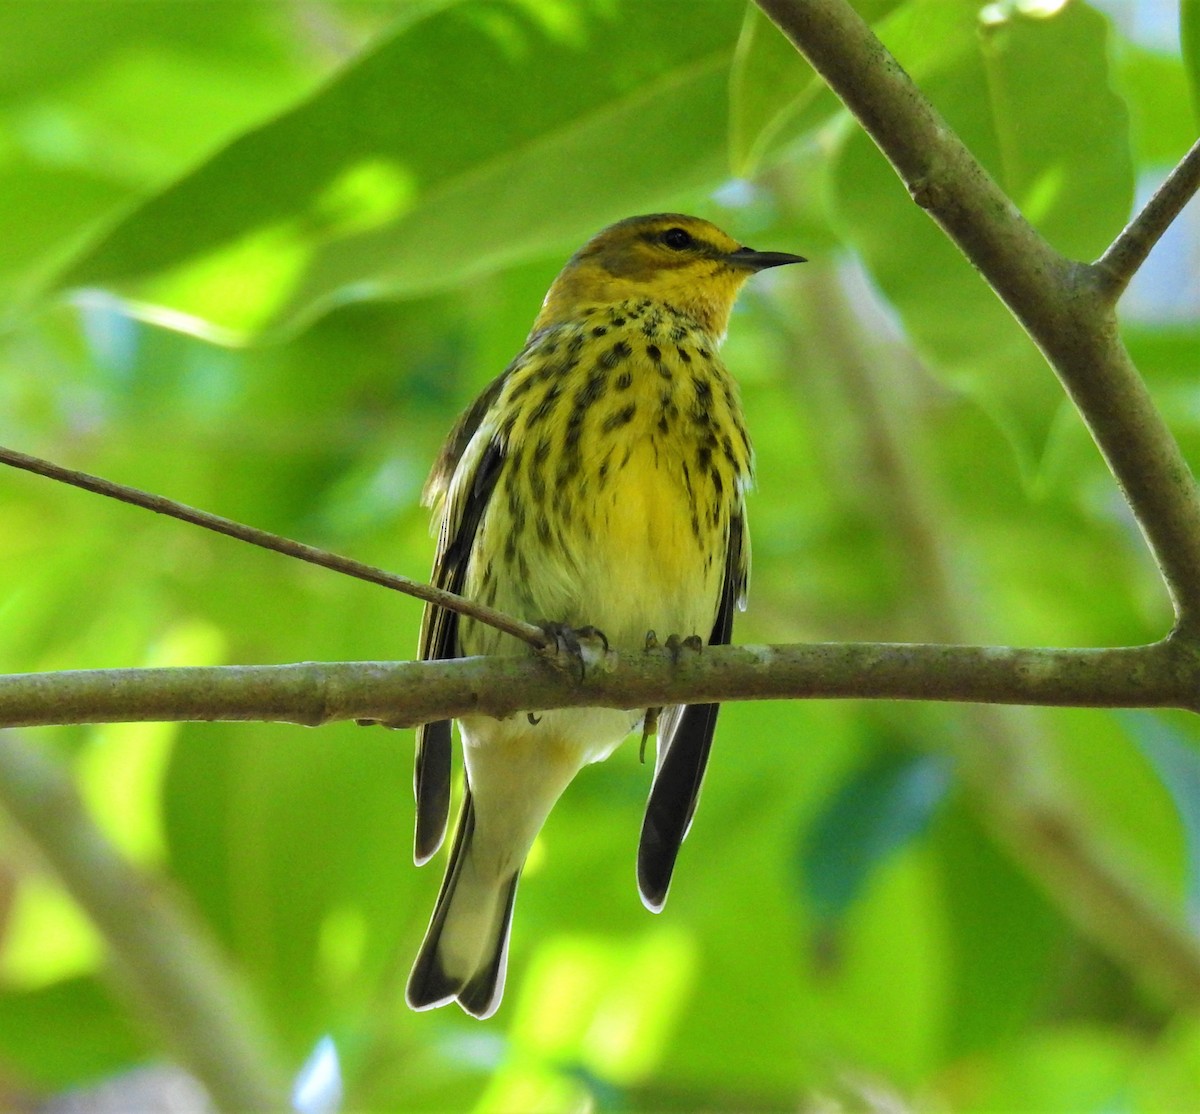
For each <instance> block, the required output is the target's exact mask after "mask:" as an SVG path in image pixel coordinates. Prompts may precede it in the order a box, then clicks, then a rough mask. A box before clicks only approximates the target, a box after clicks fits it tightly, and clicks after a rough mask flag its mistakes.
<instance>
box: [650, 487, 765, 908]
mask: <svg viewBox="0 0 1200 1114" xmlns="http://www.w3.org/2000/svg"><path fill="white" fill-rule="evenodd" d="M749 572H750V539H749V534H748V533H747V531H746V516H745V512H744V510H742V509H741V508H739V509H738V513H737V514H736V515H735V517H734V518H733V520H732V521H731V522H730V525H729V544H728V550H727V552H726V555H725V573H724V576H723V578H722V583H721V598H720V601H719V603H718V605H717V618H716V621H715V622H714V623H713V629H712V635H711V636H710V637H709V640H708V642H709V645H710V646H724V645H727V644H728V643H729V640H730V637H731V635H732V633H733V613H734V610H735V609H736V608H737V607H739V606H742V605H743V603H744V600H745V594H746V587H747V584H748V581H749ZM719 707H720V705H718V704H685V705H677V706H676V707H673V708H667V709H664V711H663V713H662V715H661V716H660V718H659V736H658V738H659V742H658V755H659V757H658V763H657V768H656V769H655V772H654V782H653V784H652V785H651V787H650V799H649V800H648V801H647V802H646V816H645V819H644V820H643V821H642V836H641V840H640V841H639V843H638V889H639V890H640V891H641V895H642V902H643V904H644V905H645V906H646V908H647V909H650V910H651V911H652V912H655V913H657V912H658V911H659V910H660V909H662V907H663V904H664V903H665V902H666V900H667V889H668V888H669V887H670V885H671V872H672V870H673V869H674V868H675V859H676V857H677V856H678V854H679V847H680V844H682V843H683V839H684V836H686V835H687V831H688V827H689V825H690V824H691V822H692V815H693V814H694V813H695V811H696V802H697V800H698V799H699V797H700V783H701V782H702V781H703V779H704V767H705V765H706V764H707V762H708V752H709V749H710V747H711V746H712V737H713V730H714V728H715V727H716V725H717V710H718V708H719Z"/></svg>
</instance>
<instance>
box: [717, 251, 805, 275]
mask: <svg viewBox="0 0 1200 1114" xmlns="http://www.w3.org/2000/svg"><path fill="white" fill-rule="evenodd" d="M725 259H726V261H728V262H729V263H732V264H733V265H734V266H735V267H745V268H746V270H747V271H765V270H766V269H767V268H768V267H783V266H785V265H786V264H788V263H807V262H808V260H807V259H805V258H804V256H802V255H790V254H788V253H787V252H786V251H755V250H754V249H753V248H738V249H737V251H731V252H730V253H729V254H728V255H727V256H725Z"/></svg>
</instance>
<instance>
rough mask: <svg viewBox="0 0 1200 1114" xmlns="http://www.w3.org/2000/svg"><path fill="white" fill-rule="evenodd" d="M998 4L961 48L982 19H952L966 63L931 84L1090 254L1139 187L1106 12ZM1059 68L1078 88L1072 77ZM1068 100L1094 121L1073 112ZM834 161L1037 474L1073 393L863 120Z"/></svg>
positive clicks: (883, 268)
mask: <svg viewBox="0 0 1200 1114" xmlns="http://www.w3.org/2000/svg"><path fill="white" fill-rule="evenodd" d="M987 10H988V12H989V13H991V14H990V16H989V18H990V19H991V20H992V23H991V24H990V26H989V29H988V30H987V31H986V33H985V34H984V36H983V40H982V43H983V45H982V47H981V48H980V50H979V51H977V52H976V51H972V52H969V53H968V52H962V53H955V52H954V51H952V49H951V42H953V41H954V38H955V37H957V38H958V39H960V40H962V39H965V38H966V37H967V36H968V35H970V36H972V37H973V36H974V34H975V32H974V29H973V28H971V27H969V26H966V25H964V24H963V22H962V20H961V19H960V20H959V22H958V23H957V24H954V25H951V27H950V28H947V36H948V37H947V39H945V40H943V42H942V47H941V49H942V51H943V58H948V59H953V62H952V64H950V63H947V64H944V65H942V66H940V67H938V68H936V69H935V71H934V72H933V73H932V74H931V75H930V76H929V77H928V78H927V80H926V81H925V82H924V86H923V89H924V92H925V93H926V95H927V96H928V97H929V98H930V100H931V101H932V102H933V103H934V105H935V106H936V107H937V108H938V109H939V111H940V112H941V113H942V114H943V115H944V116H945V117H946V119H947V121H948V123H949V124H950V126H951V127H953V128H954V129H955V131H956V132H957V133H958V134H959V136H960V137H961V138H962V139H963V141H964V142H965V143H966V144H967V146H968V147H969V148H970V149H971V151H972V153H973V154H974V155H975V156H976V157H977V158H978V159H979V160H980V161H981V162H982V163H983V164H984V166H985V167H986V168H987V169H988V170H990V171H991V172H992V174H993V175H994V176H996V177H997V178H998V179H999V180H1000V182H1001V183H1002V184H1004V185H1005V186H1006V187H1007V188H1008V189H1010V190H1011V191H1013V193H1014V195H1015V196H1016V197H1017V198H1018V199H1019V200H1020V201H1021V203H1022V204H1024V205H1025V206H1026V209H1027V215H1028V216H1029V217H1030V219H1031V220H1032V221H1033V222H1034V223H1035V224H1037V225H1038V226H1039V228H1040V229H1041V230H1042V231H1043V232H1045V233H1046V234H1047V236H1048V237H1049V238H1050V239H1051V240H1052V241H1053V242H1054V243H1055V246H1057V247H1059V248H1061V249H1063V250H1065V251H1068V252H1076V253H1080V254H1084V255H1087V254H1089V253H1091V252H1094V251H1095V250H1097V249H1098V248H1099V247H1101V246H1102V245H1103V244H1104V242H1105V241H1106V239H1107V238H1108V237H1109V236H1111V235H1113V234H1115V233H1116V232H1117V231H1119V229H1120V227H1121V225H1122V223H1123V221H1124V218H1125V216H1126V214H1127V213H1128V209H1129V203H1130V198H1131V196H1132V170H1131V163H1130V157H1129V151H1128V137H1127V127H1126V123H1125V118H1124V112H1123V109H1122V108H1121V105H1120V102H1119V101H1118V100H1117V98H1116V97H1115V95H1114V94H1113V93H1112V92H1111V90H1110V89H1109V87H1108V70H1107V61H1106V55H1105V38H1104V35H1105V24H1104V23H1103V21H1102V20H1101V19H1100V17H1098V16H1097V15H1096V14H1095V13H1093V12H1090V10H1082V9H1081V5H1077V4H1074V3H1069V4H1066V5H1064V6H1063V7H1062V8H1060V9H1058V11H1057V12H1056V13H1055V14H1053V15H1051V16H1048V17H1044V18H1040V17H1039V18H1035V17H1034V16H1033V15H1031V14H1028V13H1026V12H1025V11H1024V10H1023V9H1019V8H1013V7H1007V6H1005V7H1001V6H997V5H992V6H990V7H989V8H988V9H987ZM1057 51H1066V52H1067V53H1068V54H1069V55H1070V61H1069V62H1064V61H1062V60H1061V59H1059V58H1058V57H1057V55H1056V52H1057ZM905 60H906V59H905V58H904V57H903V56H901V61H905ZM1059 71H1065V72H1067V73H1069V74H1070V75H1073V77H1072V80H1073V81H1075V82H1077V83H1079V84H1078V87H1076V86H1075V85H1072V86H1071V87H1070V88H1068V87H1067V86H1066V85H1064V84H1063V83H1062V82H1061V81H1060V78H1059ZM1068 109H1070V110H1071V111H1072V112H1074V113H1078V115H1079V118H1080V120H1081V121H1086V123H1081V122H1079V121H1075V122H1072V120H1073V119H1074V118H1073V117H1070V116H1069V115H1068ZM1110 163H1111V165H1110ZM832 172H833V180H832V181H833V195H834V196H833V212H834V214H835V218H836V219H837V220H838V223H839V226H840V227H841V229H842V231H843V233H844V235H845V236H846V238H847V240H848V241H849V242H850V243H852V244H853V245H854V246H855V247H856V248H857V249H858V251H859V252H860V253H861V255H862V257H863V259H864V261H865V262H866V264H867V267H868V269H869V270H870V273H871V277H872V278H873V279H874V281H875V282H876V283H877V284H878V286H879V287H880V289H881V290H882V292H883V293H884V295H885V296H886V297H887V298H888V300H889V301H890V302H891V304H892V305H893V306H894V307H895V309H896V310H897V312H898V313H899V314H900V317H901V319H902V320H903V323H904V326H905V328H906V329H907V331H908V334H909V336H910V337H911V339H912V340H913V342H914V343H915V345H916V346H917V348H918V350H919V351H921V352H922V353H923V354H924V355H926V356H927V358H928V359H929V360H930V362H931V364H932V368H933V370H934V371H935V372H936V373H937V374H939V375H941V376H943V377H944V378H945V379H947V380H948V381H949V382H950V383H952V384H953V385H954V386H955V387H957V388H958V389H960V390H963V391H964V392H966V393H968V394H969V395H970V396H971V397H972V398H973V399H975V400H976V402H977V403H978V404H979V405H980V406H981V407H982V408H983V409H984V411H985V412H986V413H987V414H988V415H989V416H990V417H991V419H992V420H993V421H994V422H995V423H996V424H997V426H998V427H999V428H1000V429H1001V430H1002V431H1003V432H1004V434H1005V436H1006V438H1007V439H1008V441H1009V443H1010V444H1011V446H1012V448H1013V451H1014V453H1015V454H1016V458H1017V461H1018V464H1019V465H1020V468H1021V473H1022V476H1023V478H1024V479H1025V482H1026V483H1027V484H1029V485H1031V486H1032V485H1034V484H1035V483H1036V481H1037V480H1038V478H1039V469H1040V468H1041V467H1042V466H1043V460H1044V456H1045V453H1046V449H1047V445H1048V441H1049V438H1050V436H1051V432H1052V430H1053V428H1054V424H1055V421H1056V419H1057V416H1058V415H1059V413H1060V410H1061V407H1062V406H1063V405H1064V402H1063V396H1062V391H1061V388H1060V387H1059V385H1058V383H1057V382H1056V381H1055V379H1054V376H1053V374H1052V373H1051V372H1050V370H1049V369H1048V368H1047V367H1046V364H1045V361H1044V359H1043V358H1042V356H1041V354H1040V353H1039V352H1038V351H1037V349H1036V348H1035V347H1034V345H1033V343H1032V342H1031V341H1030V340H1029V338H1028V336H1026V335H1025V333H1024V331H1023V330H1022V329H1021V327H1020V326H1019V325H1018V324H1017V322H1016V321H1015V320H1014V319H1013V317H1012V315H1011V314H1010V313H1009V312H1008V310H1007V309H1006V308H1005V306H1004V305H1003V304H1002V303H1001V302H1000V300H999V298H998V297H997V296H996V295H995V294H994V292H993V291H991V290H990V289H989V288H988V287H987V286H986V284H985V283H984V282H983V281H982V279H981V278H980V277H979V275H978V274H977V273H976V272H975V271H974V270H973V269H972V268H971V266H970V265H969V264H968V263H967V262H966V261H965V259H963V257H962V256H961V254H960V253H959V251H958V249H957V248H956V247H954V245H953V244H951V243H950V241H949V240H948V239H947V238H946V236H945V235H944V234H943V233H942V232H941V231H940V230H939V229H938V228H937V227H936V226H935V225H934V224H933V222H932V221H931V220H930V219H929V218H928V217H927V216H926V214H925V213H924V212H922V211H921V210H919V209H918V208H917V206H916V205H914V204H913V203H912V201H911V199H910V198H909V197H908V195H907V193H906V192H905V190H904V188H903V186H902V185H901V184H900V182H899V181H897V179H896V175H895V172H894V171H893V170H892V169H891V167H890V166H889V165H888V164H887V162H886V161H885V160H884V159H883V156H882V155H880V154H879V152H878V150H877V149H876V148H875V146H874V144H873V143H872V142H871V141H870V140H869V139H867V137H866V136H865V135H864V134H863V133H862V132H861V131H860V130H859V129H857V128H856V129H854V130H853V131H851V132H850V133H849V134H848V135H847V137H846V138H845V140H844V142H843V144H842V147H841V149H840V151H839V152H838V155H837V157H836V159H835V161H834V164H833V168H832Z"/></svg>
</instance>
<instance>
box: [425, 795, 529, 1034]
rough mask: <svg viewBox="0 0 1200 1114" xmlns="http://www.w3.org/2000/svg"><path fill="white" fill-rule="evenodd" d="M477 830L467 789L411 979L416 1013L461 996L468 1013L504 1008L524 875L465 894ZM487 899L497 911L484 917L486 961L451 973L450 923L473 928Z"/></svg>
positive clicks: (488, 1013)
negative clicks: (447, 936)
mask: <svg viewBox="0 0 1200 1114" xmlns="http://www.w3.org/2000/svg"><path fill="white" fill-rule="evenodd" d="M474 831H475V805H474V802H473V800H472V798H471V794H470V791H468V792H467V795H466V797H465V799H464V801H463V808H462V814H461V815H460V817H459V821H458V827H457V829H456V831H455V835H454V846H453V848H452V849H451V851H450V861H449V863H448V864H447V866H446V876H445V878H444V879H443V880H442V888H441V891H440V892H439V894H438V899H437V904H436V905H435V906H434V910H433V917H432V918H431V919H430V922H429V928H428V929H427V930H426V933H425V939H424V941H423V942H422V944H421V950H420V951H419V952H418V953H417V959H416V962H415V963H414V964H413V969H412V973H411V974H410V975H409V977H408V987H407V989H406V992H405V997H406V999H407V1001H408V1004H409V1006H411V1007H412V1008H413V1009H414V1010H428V1009H433V1008H434V1007H435V1006H442V1005H445V1004H446V1003H447V1002H450V1001H452V1000H454V999H456V998H457V999H458V1002H459V1004H460V1005H461V1006H462V1008H463V1009H464V1010H466V1011H467V1013H469V1014H471V1015H472V1016H474V1017H478V1018H485V1017H491V1015H492V1014H493V1013H495V1012H496V1009H497V1008H498V1007H499V1005H500V998H501V995H502V994H503V992H504V975H505V970H506V967H507V960H508V937H509V929H510V928H511V926H512V913H513V903H514V901H515V900H516V895H517V882H518V880H519V879H520V871H518V872H516V873H515V874H513V876H512V877H511V878H509V879H507V880H506V881H503V882H501V883H499V885H498V886H495V887H489V889H488V890H487V891H486V892H485V893H484V894H483V895H481V894H480V893H478V892H476V893H467V894H460V893H459V888H458V887H459V882H460V880H461V879H462V876H463V867H464V864H465V863H466V862H467V859H468V856H469V853H470V847H471V837H472V835H473V834H474ZM481 896H482V898H483V900H482V901H481ZM456 897H457V898H458V901H457V902H456ZM484 901H486V904H487V905H492V906H494V907H495V908H494V909H493V911H492V915H491V917H490V918H488V917H486V915H485V916H484V922H483V927H482V931H481V932H480V936H481V944H480V949H481V950H480V955H481V957H482V958H481V961H480V962H478V963H477V964H475V965H474V966H473V967H472V968H471V969H469V970H465V969H464V970H448V969H447V967H446V963H445V958H446V957H445V955H444V951H443V946H442V945H443V936H444V934H445V933H446V931H447V924H448V923H449V922H450V920H451V917H452V915H453V916H455V917H458V918H460V920H462V921H466V922H467V923H468V925H469V923H470V921H471V920H472V919H473V918H474V917H475V916H476V915H478V914H479V913H480V909H479V908H478V906H480V905H482V904H483V903H484ZM464 902H465V903H466V904H465V905H464V904H463V903H464ZM486 912H487V910H486V909H483V910H482V913H483V914H486ZM469 931H470V930H469V929H468V932H469Z"/></svg>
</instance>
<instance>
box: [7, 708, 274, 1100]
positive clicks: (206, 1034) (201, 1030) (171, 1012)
mask: <svg viewBox="0 0 1200 1114" xmlns="http://www.w3.org/2000/svg"><path fill="white" fill-rule="evenodd" d="M0 803H2V804H3V806H4V808H5V810H6V811H7V812H8V813H9V814H10V815H11V816H12V817H13V818H14V819H15V820H16V821H17V822H18V823H19V824H20V825H21V827H22V828H23V829H24V830H25V831H26V832H27V833H28V835H29V836H30V837H31V838H32V839H33V840H34V841H35V842H36V844H37V846H38V847H39V848H40V849H41V851H42V853H43V854H44V855H45V856H46V858H47V859H48V860H49V861H50V864H51V865H52V866H53V867H54V869H55V870H56V871H57V872H58V874H59V876H60V878H61V879H62V881H63V884H64V885H65V886H66V888H67V890H68V891H69V892H70V893H71V895H72V896H73V897H74V898H75V900H76V901H78V902H79V904H80V905H81V906H82V907H83V909H84V910H85V911H86V912H87V914H88V916H89V917H90V918H91V920H92V922H93V924H95V926H96V927H97V928H98V929H99V931H100V933H101V934H102V935H103V937H104V939H105V942H106V943H107V945H108V952H109V957H110V959H111V962H112V966H113V975H114V980H115V982H116V984H117V988H118V990H119V991H121V992H123V993H125V994H126V995H127V996H128V997H129V998H130V999H131V1000H132V1002H133V1004H134V1005H135V1007H137V1009H138V1012H139V1013H140V1014H141V1015H142V1017H143V1018H144V1019H145V1020H146V1021H147V1022H149V1023H150V1025H151V1026H152V1027H153V1029H154V1030H155V1031H156V1032H157V1034H158V1035H159V1036H160V1037H161V1038H162V1040H163V1043H164V1044H165V1045H166V1046H167V1047H169V1048H174V1049H175V1051H176V1053H177V1054H178V1055H179V1057H180V1058H181V1060H182V1062H183V1063H184V1064H185V1065H186V1066H187V1067H188V1068H189V1069H190V1070H191V1071H192V1073H193V1074H194V1075H195V1076H196V1078H197V1079H198V1080H200V1082H201V1083H202V1084H203V1085H204V1087H205V1089H206V1090H207V1091H208V1093H209V1095H210V1097H211V1098H212V1100H213V1101H214V1102H215V1103H216V1104H217V1106H218V1108H219V1109H221V1110H224V1111H229V1112H231V1114H232V1112H235V1111H246V1110H261V1111H272V1110H279V1111H282V1110H286V1109H288V1103H287V1097H288V1084H287V1076H286V1074H285V1073H284V1072H283V1070H282V1069H281V1068H280V1066H279V1065H280V1063H281V1059H280V1057H279V1056H278V1053H277V1052H276V1050H275V1048H274V1046H273V1041H272V1040H271V1039H270V1038H269V1037H268V1036H267V1029H266V1026H265V1024H264V1023H263V1021H262V1019H261V1018H260V1017H259V1016H258V1014H257V1011H256V1009H255V1007H254V1006H253V1005H252V1001H251V998H250V996H249V994H248V993H247V992H246V990H245V988H243V987H242V986H241V985H239V983H238V981H237V979H236V978H235V977H234V975H233V972H232V971H231V970H230V969H229V966H228V964H227V963H226V962H225V960H224V959H223V958H222V957H221V956H220V955H219V954H218V951H217V949H216V947H215V945H214V943H213V942H212V941H211V940H210V939H209V938H208V937H207V936H206V935H205V934H204V933H203V932H202V931H201V929H200V927H199V926H198V925H196V924H194V923H193V922H192V921H191V920H190V919H189V918H187V917H185V915H184V914H183V912H182V910H181V908H180V907H179V905H178V904H177V903H175V902H173V901H171V900H170V898H169V896H168V895H167V894H166V893H165V892H164V891H162V890H161V889H160V888H158V887H156V886H155V885H154V884H153V883H151V882H150V880H149V879H147V878H144V877H142V876H141V875H140V874H138V873H137V871H136V870H135V869H134V868H133V867H131V866H130V865H129V863H128V862H126V861H125V859H124V858H123V857H122V856H121V855H120V854H119V853H118V852H117V851H116V850H115V849H114V848H113V846H112V845H111V844H110V843H109V842H108V840H107V839H106V838H105V837H104V835H103V833H102V832H100V830H99V829H98V828H97V827H96V826H95V824H93V823H92V821H91V819H90V818H89V816H88V815H87V812H86V810H85V809H84V808H83V805H82V804H81V803H80V800H79V797H78V794H77V793H76V792H75V787H74V785H73V784H72V783H71V780H70V778H69V777H68V776H67V775H66V774H65V773H64V772H62V771H61V770H59V769H57V768H56V767H55V766H54V765H53V764H52V763H50V762H49V761H48V760H47V759H46V758H44V757H43V756H42V755H41V754H40V753H39V752H38V750H37V749H35V748H33V747H29V746H26V745H25V744H24V743H23V742H22V741H21V740H20V739H19V738H18V737H17V735H16V734H15V733H14V732H4V733H2V734H0Z"/></svg>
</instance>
